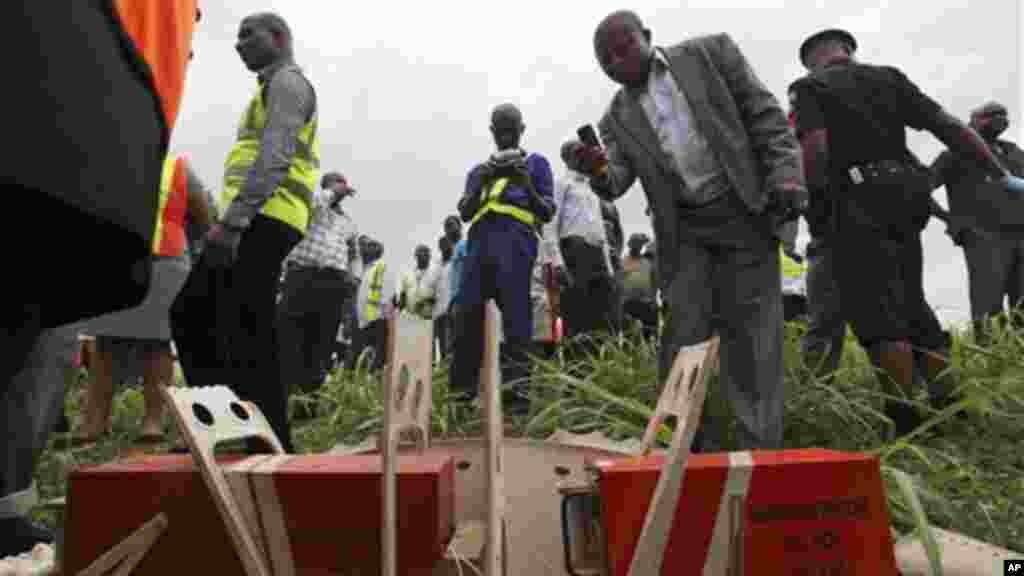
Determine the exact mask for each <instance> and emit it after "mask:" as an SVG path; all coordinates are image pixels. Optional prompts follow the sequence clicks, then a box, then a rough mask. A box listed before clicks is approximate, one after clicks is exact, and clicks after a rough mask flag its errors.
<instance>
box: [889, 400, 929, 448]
mask: <svg viewBox="0 0 1024 576" xmlns="http://www.w3.org/2000/svg"><path fill="white" fill-rule="evenodd" d="M885 415H886V416H888V417H889V419H890V420H892V423H893V431H894V436H893V437H892V439H896V438H902V437H903V436H906V435H907V434H910V433H911V432H913V431H914V430H915V429H917V427H918V426H920V425H921V424H924V421H925V420H924V418H922V417H921V415H920V414H918V412H917V410H915V409H914V407H913V406H910V405H908V404H904V403H902V402H886V404H885Z"/></svg>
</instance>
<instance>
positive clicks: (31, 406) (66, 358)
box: [0, 325, 80, 548]
mask: <svg viewBox="0 0 1024 576" xmlns="http://www.w3.org/2000/svg"><path fill="white" fill-rule="evenodd" d="M79 328H80V326H78V325H68V326H61V327H60V328H55V329H52V330H45V331H43V332H41V333H39V334H38V337H37V338H35V339H34V341H33V342H32V345H31V346H30V347H29V354H28V356H27V358H26V359H25V360H24V362H23V364H22V367H21V369H20V370H19V371H18V372H17V373H16V374H15V375H14V376H13V377H12V378H11V379H10V380H8V381H6V382H4V383H3V384H4V386H2V387H0V415H3V416H4V417H3V418H0V432H3V437H4V441H3V442H0V519H2V518H5V517H8V516H12V515H13V514H9V513H8V512H10V510H8V508H9V506H8V504H11V505H13V504H14V503H13V502H11V503H8V502H5V497H10V496H12V495H13V494H16V493H20V492H24V491H26V490H28V489H29V488H30V487H31V485H32V481H33V479H34V478H35V472H36V463H37V462H38V461H39V457H40V455H41V454H42V452H43V450H44V449H45V448H46V444H47V441H48V440H49V437H50V434H51V433H52V432H53V431H54V428H55V427H56V424H57V420H58V419H59V418H60V414H61V410H62V409H63V407H64V392H65V390H66V389H67V387H68V386H69V384H70V383H72V382H73V381H74V379H75V370H74V368H73V367H72V364H71V363H72V358H73V357H74V353H75V349H76V348H77V347H78V330H79ZM30 500H31V498H30ZM29 503H30V504H34V503H35V502H29ZM2 547H3V544H2V543H0V548H2Z"/></svg>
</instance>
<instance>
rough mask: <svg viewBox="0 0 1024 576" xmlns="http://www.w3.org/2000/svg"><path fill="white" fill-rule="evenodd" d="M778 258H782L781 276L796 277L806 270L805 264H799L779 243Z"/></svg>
mask: <svg viewBox="0 0 1024 576" xmlns="http://www.w3.org/2000/svg"><path fill="white" fill-rule="evenodd" d="M779 259H781V260H782V276H783V277H785V278H792V279H797V278H800V277H801V276H803V275H804V273H806V272H807V264H806V263H804V264H800V263H799V262H797V261H796V260H793V259H792V258H790V257H789V256H788V255H786V252H785V251H784V250H783V249H782V246H781V245H780V246H779Z"/></svg>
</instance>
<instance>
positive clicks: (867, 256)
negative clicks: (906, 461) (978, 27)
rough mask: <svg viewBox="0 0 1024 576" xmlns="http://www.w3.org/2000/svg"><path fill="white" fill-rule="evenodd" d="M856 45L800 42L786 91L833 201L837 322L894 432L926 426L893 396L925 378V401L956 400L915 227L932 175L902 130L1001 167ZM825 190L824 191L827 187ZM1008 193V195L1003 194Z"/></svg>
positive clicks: (921, 220)
mask: <svg viewBox="0 0 1024 576" xmlns="http://www.w3.org/2000/svg"><path fill="white" fill-rule="evenodd" d="M856 49H857V42H856V40H855V39H854V38H853V36H852V35H851V34H850V33H849V32H846V31H844V30H836V29H832V30H824V31H821V32H818V33H816V34H814V35H812V36H810V37H809V38H807V39H806V40H805V41H804V42H803V44H802V45H801V46H800V60H801V62H802V63H803V65H804V66H805V67H806V68H807V69H808V71H809V74H808V75H807V76H805V77H804V78H801V79H800V80H797V81H796V82H794V83H793V85H792V86H791V87H790V89H789V91H790V93H791V94H792V96H791V98H792V100H793V107H794V109H795V111H796V122H797V127H798V131H799V132H800V133H801V135H802V139H801V141H802V145H803V151H804V160H805V162H806V169H807V180H808V182H809V183H810V184H811V186H812V187H814V188H816V189H820V190H825V193H826V194H829V195H831V197H832V198H833V199H834V203H835V206H834V211H835V219H834V222H835V227H834V228H833V229H830V241H831V242H832V246H833V252H832V256H833V257H834V258H836V261H837V262H841V263H842V265H841V266H837V267H836V268H835V270H836V273H837V280H838V283H839V292H840V295H841V299H842V309H843V312H844V315H845V316H846V317H847V318H848V319H849V322H850V326H851V328H852V329H853V332H854V334H855V335H856V336H857V339H858V340H859V341H860V343H861V345H862V346H864V348H865V349H866V350H868V353H869V356H870V357H871V360H872V362H873V363H874V364H875V366H876V367H878V368H880V369H881V370H882V372H883V373H884V376H885V377H884V378H883V386H884V387H885V389H886V390H887V393H888V394H889V395H890V396H895V397H896V398H893V399H891V400H888V401H886V403H885V414H886V415H887V416H888V417H889V418H890V419H891V420H892V421H893V424H894V429H895V430H894V431H895V434H896V436H903V435H905V434H907V433H909V432H911V431H912V430H914V429H915V428H916V427H917V426H918V425H920V424H921V423H922V422H923V419H922V418H921V416H920V415H919V414H918V413H917V411H916V410H915V409H914V407H913V406H912V405H910V404H908V403H907V402H906V401H905V400H900V399H899V398H898V397H899V396H901V395H902V396H906V397H908V398H912V397H913V395H914V394H913V389H914V387H915V385H916V383H917V381H918V380H919V379H920V378H921V377H922V376H923V377H925V378H926V379H927V380H928V381H929V382H930V383H931V384H932V385H933V389H932V390H931V396H932V401H933V403H934V404H935V406H936V407H939V408H941V407H943V406H945V405H947V404H948V403H949V402H951V401H952V400H953V398H952V396H951V394H950V393H951V392H952V390H951V384H950V383H949V382H940V381H938V379H939V377H940V376H941V375H943V374H944V373H945V372H946V369H947V367H948V355H949V346H950V341H949V335H948V334H946V333H945V332H944V331H943V330H942V327H941V325H940V324H939V322H938V319H937V318H936V317H935V313H934V311H933V310H932V309H931V307H930V306H929V305H928V302H927V301H926V300H925V296H924V287H923V278H922V274H923V262H922V248H921V231H922V230H923V229H924V227H925V225H926V224H927V222H928V219H929V218H930V217H931V216H932V215H933V210H932V203H931V191H932V181H933V177H932V175H931V174H930V172H929V171H928V170H927V169H926V168H924V167H923V166H921V165H920V163H919V162H918V161H917V159H916V158H915V157H914V156H913V155H912V154H911V153H910V152H909V150H908V149H907V140H906V127H911V128H914V129H916V130H927V131H928V132H930V133H931V134H932V135H934V136H935V137H936V138H938V139H939V140H941V141H942V143H943V144H945V145H946V146H948V147H950V148H952V149H954V150H956V151H957V152H958V153H960V154H963V155H964V156H965V157H969V158H972V159H973V160H974V161H976V162H977V163H978V166H979V170H980V171H983V172H984V173H986V174H990V175H992V176H993V177H996V178H1002V177H1003V176H1004V175H1005V170H1004V169H1003V168H1002V166H1001V165H1000V163H999V161H998V160H997V159H996V157H995V156H993V154H992V152H991V151H990V150H989V148H988V146H987V145H986V144H985V142H984V141H983V140H982V139H981V138H980V137H979V136H978V135H977V133H975V132H974V131H973V130H971V129H970V128H968V127H967V126H965V125H964V124H963V123H961V122H960V121H959V120H957V119H956V118H954V117H952V116H951V115H949V114H948V113H947V112H946V111H945V110H943V108H942V106H941V105H939V104H938V103H937V102H935V101H934V100H932V99H931V98H929V97H928V96H927V95H926V94H924V93H923V92H921V91H920V89H919V88H918V87H917V86H916V85H914V84H913V83H912V82H911V81H910V80H909V79H908V78H907V77H906V75H905V74H903V73H902V72H901V71H900V70H898V69H897V68H894V67H891V66H872V65H868V64H861V63H859V62H856V61H855V60H854V59H853V54H854V52H855V51H856ZM826 186H827V188H826ZM1004 193H1005V192H1004Z"/></svg>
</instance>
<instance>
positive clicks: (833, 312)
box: [801, 238, 846, 373]
mask: <svg viewBox="0 0 1024 576" xmlns="http://www.w3.org/2000/svg"><path fill="white" fill-rule="evenodd" d="M807 260H808V266H807V316H808V321H807V334H805V335H804V338H803V342H802V343H801V344H802V348H803V353H804V356H805V357H809V356H813V355H818V357H819V358H820V357H821V356H820V355H822V354H826V353H827V354H828V357H827V360H826V361H825V363H824V364H823V366H822V372H824V373H831V372H835V371H836V370H838V369H839V361H840V359H842V356H843V343H844V342H845V341H846V317H845V316H844V315H843V312H842V308H841V307H840V301H839V283H838V282H837V281H836V276H835V266H836V262H835V257H834V251H833V249H832V246H831V245H829V244H828V243H827V242H826V241H825V240H824V239H821V238H814V239H813V240H811V244H810V246H808V248H807Z"/></svg>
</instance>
